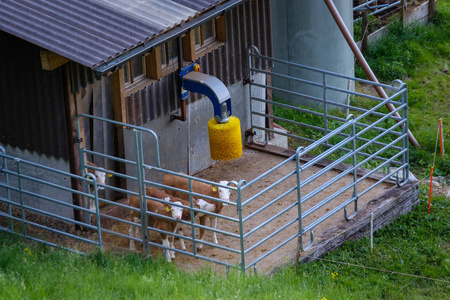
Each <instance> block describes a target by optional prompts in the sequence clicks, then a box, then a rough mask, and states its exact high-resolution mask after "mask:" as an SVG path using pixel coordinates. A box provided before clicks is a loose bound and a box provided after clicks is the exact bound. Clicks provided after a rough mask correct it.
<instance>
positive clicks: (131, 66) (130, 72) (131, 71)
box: [124, 56, 146, 85]
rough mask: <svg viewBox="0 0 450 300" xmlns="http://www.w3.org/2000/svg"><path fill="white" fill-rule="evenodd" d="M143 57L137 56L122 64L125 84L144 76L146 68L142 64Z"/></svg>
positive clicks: (134, 81) (137, 80)
mask: <svg viewBox="0 0 450 300" xmlns="http://www.w3.org/2000/svg"><path fill="white" fill-rule="evenodd" d="M144 61H145V60H144V57H143V56H140V57H137V58H135V59H133V60H131V61H129V62H128V63H126V64H125V66H124V76H125V84H127V85H130V84H135V83H136V82H139V81H140V80H142V79H144V78H145V75H146V69H145V64H144Z"/></svg>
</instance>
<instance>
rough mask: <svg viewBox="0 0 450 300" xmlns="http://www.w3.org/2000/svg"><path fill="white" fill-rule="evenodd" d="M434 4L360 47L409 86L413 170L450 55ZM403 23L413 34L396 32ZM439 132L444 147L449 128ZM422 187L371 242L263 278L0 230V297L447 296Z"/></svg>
mask: <svg viewBox="0 0 450 300" xmlns="http://www.w3.org/2000/svg"><path fill="white" fill-rule="evenodd" d="M438 10H439V13H438V15H437V17H436V20H435V22H434V24H433V25H431V26H430V27H427V28H416V27H412V28H407V29H402V28H398V25H394V26H397V27H393V28H394V34H396V35H395V36H394V37H388V39H387V41H386V42H385V43H386V45H385V46H383V47H381V46H374V47H379V48H376V49H378V50H369V53H368V57H369V60H370V59H372V62H371V66H372V68H374V69H376V68H377V66H376V65H378V64H380V68H379V69H378V70H376V71H375V73H377V72H381V71H383V70H385V69H386V68H388V66H386V65H384V64H388V63H389V64H390V65H391V66H393V67H394V70H393V71H392V70H387V71H386V72H385V73H384V74H385V75H382V76H383V77H382V78H383V80H384V81H387V82H388V81H390V80H392V79H395V78H396V77H397V76H400V78H402V79H403V80H404V81H405V82H407V83H408V86H409V102H410V111H409V116H410V119H411V122H410V129H411V131H412V132H413V134H414V135H415V137H416V139H417V140H418V142H419V144H420V145H421V146H422V149H414V148H412V149H411V155H410V156H411V157H410V161H411V165H412V167H413V171H414V172H415V173H416V174H418V175H420V176H419V177H425V176H427V172H429V167H430V165H431V163H432V160H433V153H434V148H435V143H436V129H437V128H436V125H437V119H439V118H441V117H442V118H444V125H446V124H447V123H450V120H449V116H448V114H449V112H450V108H449V105H450V99H449V95H450V93H449V90H450V86H449V84H450V83H449V82H450V80H449V77H448V74H445V73H444V72H442V69H444V67H445V64H447V65H448V64H449V61H448V60H449V58H450V45H449V43H450V41H449V40H450V38H449V37H450V32H449V22H450V3H449V1H438ZM402 30H406V33H408V32H412V33H411V34H409V36H408V35H404V33H401V34H400V33H398V32H397V33H396V32H395V31H400V32H403V31H402ZM394 38H395V39H400V41H401V42H400V43H393V42H392V41H391V40H390V39H394ZM411 39H412V40H411ZM380 43H383V42H382V41H381V42H380ZM397 44H398V45H397ZM389 47H391V48H392V49H391V51H390V50H389ZM396 47H400V48H399V49H396ZM405 51H406V52H405ZM408 51H409V52H408ZM403 52H405V55H400V54H401V53H403ZM394 75H395V76H394ZM377 76H381V75H380V74H377ZM384 76H386V77H384ZM391 76H394V77H391ZM361 104H362V105H364V103H361ZM309 121H311V120H309ZM312 122H314V120H312ZM445 128H447V127H445ZM444 130H447V131H446V141H447V142H446V148H447V151H450V144H449V141H450V135H449V133H450V127H449V128H448V129H444ZM436 173H437V174H442V175H447V176H448V175H449V174H450V159H449V157H448V155H447V156H446V157H444V158H437V159H436ZM427 192H428V191H427V189H426V187H422V188H421V191H420V197H421V200H422V202H421V204H420V205H419V206H417V207H415V208H414V209H413V211H412V212H411V213H409V214H408V215H405V216H401V217H399V218H398V219H397V220H395V223H392V224H390V225H388V226H387V227H385V228H384V229H381V230H379V231H377V232H376V233H375V237H374V248H373V249H371V248H370V246H369V241H368V239H367V238H364V239H361V240H359V241H351V242H350V241H349V242H346V243H345V244H344V245H343V247H341V248H340V249H338V250H336V251H334V252H333V253H329V254H328V255H326V256H325V257H324V259H326V260H319V261H316V262H314V263H311V264H301V265H299V266H298V268H297V269H296V268H290V267H286V268H283V269H281V270H279V271H278V272H276V273H274V274H273V275H271V276H265V275H262V274H261V275H257V276H254V275H244V274H239V273H238V272H236V271H232V272H230V274H229V275H228V276H225V275H219V274H216V273H215V272H214V270H210V269H204V270H203V271H201V272H195V273H194V272H188V271H183V270H180V269H178V268H176V267H175V266H174V265H171V264H165V263H163V262H162V261H160V260H144V259H142V258H141V257H140V256H137V255H114V254H110V253H96V254H94V255H92V256H81V255H78V254H75V253H70V252H67V251H64V250H58V249H54V248H48V247H46V246H42V245H36V244H34V243H31V242H30V241H24V240H22V239H20V238H16V237H10V236H7V235H5V234H3V233H0V299H277V298H279V299H448V297H449V295H450V283H449V282H448V281H449V280H450V218H449V216H450V201H449V199H446V198H444V197H442V196H435V197H433V198H432V213H431V214H428V213H427V202H428V198H427ZM328 260H330V261H333V262H330V261H328ZM337 262H343V264H341V263H337ZM349 264H353V265H349ZM358 266H365V267H369V268H362V267H358ZM370 268H376V269H382V270H388V271H380V270H374V269H370ZM399 273H405V274H409V275H402V274H399ZM430 278H431V279H430ZM432 279H437V280H432ZM438 280H444V281H446V282H442V281H438Z"/></svg>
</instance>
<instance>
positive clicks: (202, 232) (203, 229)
mask: <svg viewBox="0 0 450 300" xmlns="http://www.w3.org/2000/svg"><path fill="white" fill-rule="evenodd" d="M207 219H208V216H207V215H204V216H201V217H200V218H199V220H200V225H202V226H205V225H206V220H207ZM205 232H206V229H205V228H200V236H199V237H198V239H199V240H200V241H203V237H204V236H205ZM202 248H203V244H202V243H198V244H197V250H198V251H201V250H202Z"/></svg>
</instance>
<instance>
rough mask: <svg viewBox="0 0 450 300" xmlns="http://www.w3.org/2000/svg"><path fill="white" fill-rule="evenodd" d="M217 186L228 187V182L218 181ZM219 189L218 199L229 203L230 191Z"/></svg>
mask: <svg viewBox="0 0 450 300" xmlns="http://www.w3.org/2000/svg"><path fill="white" fill-rule="evenodd" d="M219 184H221V185H228V181H224V180H222V181H219ZM218 189H219V198H220V199H221V200H223V201H228V202H229V201H230V190H229V189H226V188H223V187H218ZM223 205H227V204H225V203H224V204H223Z"/></svg>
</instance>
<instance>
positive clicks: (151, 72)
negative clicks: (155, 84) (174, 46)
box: [145, 47, 162, 80]
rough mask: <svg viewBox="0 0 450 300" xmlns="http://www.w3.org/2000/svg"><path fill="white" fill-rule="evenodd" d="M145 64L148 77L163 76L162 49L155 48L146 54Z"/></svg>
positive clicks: (158, 77) (156, 77) (156, 78)
mask: <svg viewBox="0 0 450 300" xmlns="http://www.w3.org/2000/svg"><path fill="white" fill-rule="evenodd" d="M145 65H146V68H147V74H148V78H150V79H155V80H158V79H160V78H161V77H162V71H161V50H160V48H159V47H156V48H154V49H153V51H152V52H150V54H149V55H147V56H145Z"/></svg>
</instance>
